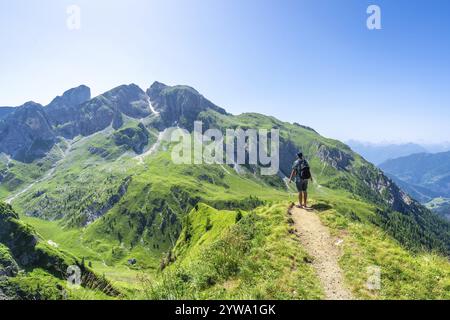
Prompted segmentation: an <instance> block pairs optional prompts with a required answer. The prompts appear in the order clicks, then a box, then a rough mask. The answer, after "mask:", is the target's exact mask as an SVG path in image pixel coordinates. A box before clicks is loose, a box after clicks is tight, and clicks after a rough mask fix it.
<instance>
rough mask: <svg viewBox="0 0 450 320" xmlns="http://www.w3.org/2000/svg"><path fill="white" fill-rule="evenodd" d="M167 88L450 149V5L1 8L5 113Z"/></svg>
mask: <svg viewBox="0 0 450 320" xmlns="http://www.w3.org/2000/svg"><path fill="white" fill-rule="evenodd" d="M71 4H76V5H79V7H80V8H81V30H78V31H70V30H68V28H67V27H66V19H67V14H66V8H67V6H68V5H71ZM369 4H377V5H379V6H380V7H381V11H382V28H383V29H382V30H379V31H369V30H368V29H367V28H366V18H367V14H366V8H367V7H368V5H369ZM155 80H158V81H162V82H165V83H167V84H171V85H174V84H188V85H191V86H193V87H195V88H196V89H198V90H199V91H200V92H201V93H203V94H204V95H205V96H206V97H207V98H209V99H210V100H212V101H213V102H214V103H216V104H218V105H220V106H222V107H224V108H226V109H227V110H228V111H229V112H232V113H235V114H238V113H241V112H248V111H256V112H261V113H264V114H270V115H273V116H276V117H278V118H280V119H283V120H287V121H291V122H294V121H296V122H299V123H302V124H305V125H309V126H311V127H313V128H315V129H316V130H318V131H319V132H320V133H322V134H323V135H325V136H328V137H333V138H337V139H341V140H347V139H351V138H353V139H358V140H366V141H372V142H377V141H383V140H386V141H396V142H406V141H414V142H440V141H448V140H450V125H449V122H450V121H449V120H450V88H449V85H450V1H446V0H433V1H429V0H428V1H425V0H414V1H412V0H411V1H406V0H395V1H392V0H389V1H381V0H372V1H365V0H328V1H325V0H311V1H301V0H297V1H279V0H278V1H276V0H273V1H264V0H189V1H181V0H179V1H173V0H161V1H149V0H126V1H125V0H116V1H107V0H103V1H101V0H71V1H65V0H58V1H56V0H39V1H32V0H28V1H26V0H0V88H1V89H0V92H1V93H0V105H20V104H22V103H24V102H25V101H28V100H34V101H36V102H39V103H42V104H46V103H48V102H49V101H50V100H51V99H52V98H53V97H54V96H56V95H58V94H61V93H62V92H63V91H64V90H66V89H68V88H70V87H73V86H77V85H79V84H86V85H88V86H90V87H91V89H92V91H93V93H94V94H99V93H101V92H103V91H106V90H108V89H110V88H112V87H115V86H117V85H120V84H124V83H136V84H138V85H140V86H141V87H142V88H144V89H145V88H147V87H148V86H149V85H150V84H151V83H152V82H153V81H155Z"/></svg>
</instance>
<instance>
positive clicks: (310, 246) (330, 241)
mask: <svg viewBox="0 0 450 320" xmlns="http://www.w3.org/2000/svg"><path fill="white" fill-rule="evenodd" d="M291 213H292V218H293V220H294V223H295V228H296V230H297V234H298V236H299V238H300V241H301V243H302V245H303V247H304V248H305V250H306V251H307V252H308V254H309V255H310V256H311V257H312V259H313V261H312V265H313V267H314V269H315V270H316V273H317V276H318V277H319V279H320V282H321V284H322V287H323V290H324V293H325V298H326V299H327V300H351V299H354V297H353V295H352V294H351V292H350V291H349V290H348V289H347V288H346V287H345V285H344V277H343V273H342V270H341V268H340V267H339V264H338V261H339V258H340V250H339V240H337V239H334V238H333V237H332V236H331V235H330V233H329V231H328V229H327V227H325V226H324V225H323V224H322V223H321V221H320V219H319V217H318V216H317V214H316V213H315V212H314V211H312V210H311V211H310V210H305V209H299V208H296V207H294V208H292V210H291Z"/></svg>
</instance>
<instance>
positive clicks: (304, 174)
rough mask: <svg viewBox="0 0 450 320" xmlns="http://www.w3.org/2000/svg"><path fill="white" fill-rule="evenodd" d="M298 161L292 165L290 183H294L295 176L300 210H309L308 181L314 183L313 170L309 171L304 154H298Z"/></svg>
mask: <svg viewBox="0 0 450 320" xmlns="http://www.w3.org/2000/svg"><path fill="white" fill-rule="evenodd" d="M297 158H298V159H297V160H295V162H294V164H293V165H292V172H291V176H290V177H289V183H291V182H292V178H293V177H294V175H295V185H296V187H297V191H298V202H299V204H298V206H297V207H298V208H305V209H309V207H308V206H307V201H308V181H309V180H311V181H313V177H312V175H311V170H310V169H309V163H308V161H306V159H305V158H304V157H303V153H301V152H299V153H297Z"/></svg>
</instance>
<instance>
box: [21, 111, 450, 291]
mask: <svg viewBox="0 0 450 320" xmlns="http://www.w3.org/2000/svg"><path fill="white" fill-rule="evenodd" d="M202 117H203V119H204V120H205V121H206V122H207V123H208V122H209V123H211V124H213V126H214V125H217V124H219V126H220V127H236V126H238V125H239V126H241V127H243V128H246V127H256V128H272V127H274V126H278V127H280V128H282V131H281V137H282V139H285V141H287V140H291V141H292V142H293V145H294V146H295V147H294V148H293V150H298V149H300V148H301V149H302V150H303V151H304V153H305V154H309V155H315V154H316V153H317V150H318V148H319V146H323V145H324V146H326V147H327V148H329V149H330V150H333V149H339V150H343V151H344V152H350V151H349V149H348V148H347V147H346V146H344V145H343V144H341V143H340V142H338V141H334V140H329V139H325V138H322V137H320V136H318V135H317V134H316V133H315V132H313V131H311V130H308V129H304V128H300V127H299V126H296V125H291V124H286V123H282V122H280V121H278V120H276V119H274V118H270V117H265V116H261V115H256V114H244V115H241V116H237V117H234V116H224V115H220V114H218V113H215V112H205V113H203V115H202ZM93 145H94V146H96V147H101V148H104V149H106V150H107V151H109V154H110V155H112V157H111V158H106V159H105V158H103V157H101V156H99V155H88V154H87V152H86V150H87V148H89V147H90V146H93ZM116 147H117V146H114V145H111V144H110V141H109V140H107V139H106V140H105V139H104V136H94V137H91V138H89V139H86V140H84V141H83V143H80V144H79V145H78V146H77V147H76V148H75V149H74V150H72V151H71V153H70V154H69V156H68V157H67V159H66V160H65V161H64V162H63V163H62V164H61V168H60V169H57V170H56V172H55V177H54V178H53V179H51V180H48V181H44V182H42V183H39V184H37V185H36V186H34V187H33V188H32V190H31V191H30V193H29V194H28V195H24V196H23V197H21V198H19V199H18V201H17V202H15V203H14V205H15V206H17V207H18V208H20V209H22V211H25V210H23V208H26V207H27V206H29V207H32V206H34V205H35V204H36V201H37V200H36V199H34V198H32V196H30V195H31V194H33V193H36V192H37V191H39V190H47V191H48V192H49V194H50V195H51V196H52V197H54V198H55V199H56V201H60V202H57V203H63V204H64V205H66V206H67V208H69V209H70V210H71V211H70V213H71V214H70V215H68V216H65V219H64V220H63V221H62V223H61V221H54V222H48V221H42V220H38V219H33V218H27V222H30V223H32V224H33V225H35V226H36V228H37V229H38V231H39V233H40V234H42V235H43V237H44V238H45V239H51V240H52V241H55V242H56V243H58V244H59V245H60V247H61V248H62V249H64V250H67V251H70V252H73V253H74V254H75V255H77V256H78V257H85V258H86V261H90V262H92V265H93V267H94V269H95V270H97V271H98V272H100V273H104V274H105V275H106V276H107V277H108V278H109V279H112V280H113V281H114V283H115V284H117V285H119V286H121V287H122V288H124V289H127V290H130V295H129V297H153V298H167V297H169V298H170V297H199V298H213V297H216V298H318V297H321V292H320V288H319V287H318V285H317V279H315V277H314V275H313V273H312V272H311V270H310V268H309V266H308V265H307V264H305V263H304V262H303V257H304V256H305V254H304V252H302V249H301V247H300V246H299V245H298V243H297V242H296V241H295V239H294V238H293V236H291V235H290V234H289V225H288V223H287V220H286V217H285V216H284V213H285V207H286V206H287V204H286V203H282V204H276V205H268V206H265V207H264V206H263V207H260V208H258V209H256V210H253V211H254V212H253V214H252V213H250V211H252V207H254V203H252V201H249V200H248V197H249V196H253V197H258V198H259V199H262V200H266V201H270V202H273V201H275V202H277V201H280V200H285V199H286V198H287V194H286V192H285V191H283V190H282V189H280V188H278V189H277V188H275V189H274V188H273V187H271V184H270V183H268V182H267V181H265V180H264V179H263V178H262V177H259V176H257V175H254V174H251V173H250V172H249V173H248V174H244V175H238V174H237V173H236V172H235V171H234V170H233V169H232V168H230V167H228V166H219V165H214V166H208V167H207V170H205V167H203V166H185V165H174V164H173V163H172V162H171V160H170V153H169V152H164V151H161V150H166V149H167V148H168V147H169V146H168V145H165V144H163V145H162V147H161V148H160V152H158V153H156V154H155V155H153V156H150V157H148V158H146V159H145V162H144V164H140V163H139V162H138V161H136V160H134V159H132V158H131V156H130V155H125V156H124V157H120V156H119V154H121V152H122V151H123V150H122V151H121V150H117V149H116ZM287 151H289V152H290V154H287V155H286V154H285V155H282V156H291V155H292V152H293V151H292V150H287ZM353 156H354V159H353V167H354V168H355V170H358V169H360V168H366V164H365V163H364V162H363V160H362V159H361V158H360V157H359V156H357V155H353ZM288 162H290V161H288ZM310 163H311V165H312V168H313V173H314V176H315V178H316V180H317V181H318V183H316V184H315V185H313V187H312V190H311V194H312V196H313V198H314V199H315V201H316V202H317V204H320V205H319V206H318V207H317V208H318V209H320V210H321V211H322V213H321V214H320V215H321V219H322V221H323V222H324V223H325V224H327V225H328V226H329V227H330V228H331V229H332V230H333V232H335V233H336V234H338V235H341V234H342V235H345V239H346V240H345V242H344V243H345V247H344V250H345V255H344V256H343V258H342V261H341V263H342V267H343V269H344V273H345V275H346V277H347V280H348V282H349V285H350V286H351V288H352V289H353V290H354V291H355V295H356V296H357V297H363V298H411V297H413V298H419V297H426V298H442V297H447V296H446V292H448V280H446V279H448V270H449V263H448V260H445V259H444V258H440V257H438V256H437V255H432V254H421V253H419V254H412V253H410V252H409V251H407V250H405V249H404V248H402V246H401V245H400V244H399V243H398V242H397V241H396V240H394V239H393V238H392V237H390V236H389V235H387V234H386V233H385V232H384V231H383V230H382V229H381V228H379V227H377V226H376V225H375V224H374V221H376V219H377V215H378V213H377V209H378V206H375V205H371V204H368V203H367V201H365V200H363V199H364V196H365V193H364V192H366V191H367V190H366V189H363V188H362V187H361V181H360V179H359V178H358V177H356V176H355V175H353V174H351V173H349V172H345V171H338V170H335V168H333V167H331V166H330V165H326V164H325V163H323V162H322V161H321V160H320V159H318V158H317V157H311V159H310ZM369 169H370V170H369V174H374V171H373V170H374V169H373V168H371V167H370V168H369ZM371 170H372V171H371ZM108 175H111V178H110V179H108ZM127 176H131V178H132V179H131V182H130V184H129V185H128V190H127V192H126V193H125V195H124V196H123V197H122V198H121V199H120V201H119V202H118V203H117V204H116V205H114V206H113V207H112V209H111V210H109V211H108V212H107V213H106V214H105V215H104V216H103V217H102V218H100V219H98V220H97V221H95V222H94V223H92V224H90V225H89V226H87V227H86V228H79V227H74V228H72V229H70V228H69V227H68V223H67V221H75V222H77V221H78V220H77V219H75V220H74V219H67V217H69V218H70V217H75V218H77V210H76V209H77V206H79V203H78V199H70V198H67V197H70V195H71V194H72V193H73V192H81V193H82V194H84V195H85V196H86V200H85V201H87V203H92V202H98V203H102V202H104V201H105V198H104V194H105V193H108V190H112V191H115V190H116V189H117V187H118V183H119V182H120V181H121V179H123V177H127ZM271 182H272V181H271ZM326 186H329V187H330V188H331V189H330V188H327V187H326ZM67 187H68V188H69V189H70V188H73V189H70V190H65V191H64V192H62V190H60V189H58V188H67ZM349 189H350V190H363V192H360V193H359V194H356V193H349V192H347V191H344V190H349ZM71 190H73V192H72V191H71ZM80 190H81V191H80ZM291 191H292V190H291ZM92 194H94V195H96V196H94V200H95V201H93V200H92V199H91V198H90V196H91V195H92ZM371 197H374V195H373V194H369V195H368V198H369V199H370V198H371ZM293 198H294V197H293V196H291V198H290V200H293ZM83 202H84V201H83ZM197 202H203V203H205V205H202V208H201V209H200V210H199V211H198V212H195V209H194V206H195V204H196V203H197ZM208 205H209V206H208ZM58 206H60V204H58V205H57V206H55V207H56V208H58ZM210 206H212V207H215V208H222V209H226V208H228V209H232V210H231V211H227V210H220V211H217V210H215V209H212V208H211V207H210ZM239 207H240V208H241V209H243V210H245V211H244V216H245V217H244V219H243V220H242V221H244V222H245V221H250V222H251V223H247V224H245V223H244V222H240V223H238V224H235V223H234V222H235V221H233V215H234V213H235V212H236V209H237V208H239ZM255 214H256V216H255ZM205 216H209V217H210V223H211V225H212V227H211V229H210V230H208V231H206V217H205ZM189 217H190V218H189ZM255 217H257V218H255ZM252 219H256V220H252ZM189 220H192V221H191V222H192V226H193V230H192V232H193V235H192V238H191V239H190V241H189V243H183V239H184V238H183V237H184V235H185V233H186V221H189ZM69 225H71V224H69ZM76 225H77V224H76V223H75V224H72V226H76ZM249 225H254V226H255V228H253V227H250V226H249ZM64 226H65V227H64ZM63 227H64V228H63ZM183 228H184V229H183ZM249 232H250V233H252V237H250V238H246V234H247V233H249ZM243 234H244V236H243ZM179 235H180V237H178V236H179ZM174 246H175V249H174V250H173V251H172V250H171V249H172V248H173V247H174ZM217 246H221V248H219V250H215V251H213V248H215V249H217ZM226 248H229V249H226ZM221 250H222V251H221ZM227 250H228V251H227ZM243 250H244V251H243ZM170 252H172V254H171V255H170V256H169V253H170ZM214 252H216V254H214ZM221 255H222V256H221ZM223 255H226V256H227V257H232V256H233V255H235V256H236V257H239V259H235V260H236V261H234V260H232V259H231V260H230V264H226V263H225V267H224V268H225V269H224V270H221V269H217V268H216V267H217V266H218V265H219V263H218V261H222V262H224V260H223V259H224V256H223ZM164 257H165V259H163V262H164V263H163V264H164V265H165V264H167V261H171V260H173V257H176V261H175V262H172V263H169V266H168V267H167V268H166V269H165V270H164V271H163V272H162V273H161V272H160V271H159V266H160V263H161V258H164ZM200 257H201V258H202V260H200ZM130 258H136V259H137V261H138V263H137V264H136V265H135V266H129V265H128V264H127V260H128V259H130ZM221 259H222V260H221ZM226 260H227V259H225V262H226ZM200 261H202V263H200ZM205 261H206V263H203V262H205ZM255 261H256V262H255ZM372 264H374V265H379V266H381V267H382V277H383V278H382V279H383V285H382V290H381V291H380V292H370V291H368V290H367V289H366V286H365V282H366V279H367V275H366V271H365V268H364V267H365V266H368V265H372ZM190 266H195V267H190ZM205 266H208V267H205ZM415 268H420V270H421V274H420V275H419V274H417V273H416V274H414V273H413V272H412V271H413V270H415ZM223 274H224V275H223ZM143 275H145V276H143ZM383 275H386V276H383ZM147 277H148V278H147ZM268 279H273V280H268ZM428 283H431V284H432V286H430V285H429V284H428ZM140 287H143V288H144V291H143V292H141V293H137V292H136V289H138V288H140Z"/></svg>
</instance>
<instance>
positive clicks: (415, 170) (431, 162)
mask: <svg viewBox="0 0 450 320" xmlns="http://www.w3.org/2000/svg"><path fill="white" fill-rule="evenodd" d="M379 167H380V168H381V169H382V170H383V171H384V172H385V173H386V174H387V175H389V176H390V177H391V178H392V179H393V180H394V181H396V182H397V184H398V185H400V186H401V187H402V189H403V190H405V191H407V192H408V193H409V194H410V195H411V196H412V197H414V198H415V199H417V200H419V201H420V202H422V203H429V206H430V207H431V208H432V209H433V210H435V211H438V212H439V213H441V214H446V215H450V210H449V209H448V208H449V205H448V204H449V203H450V202H449V201H447V200H446V199H450V152H442V153H436V154H430V153H419V154H413V155H409V156H406V157H401V158H397V159H393V160H388V161H386V162H384V163H382V164H380V165H379ZM446 210H448V212H446Z"/></svg>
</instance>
